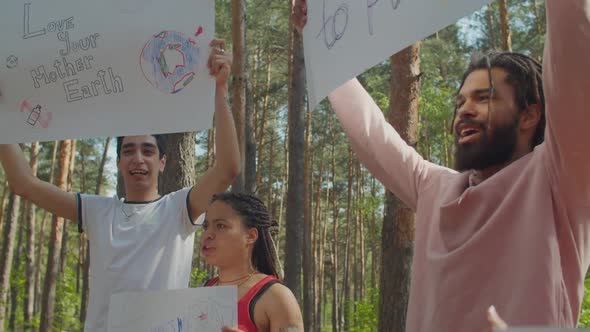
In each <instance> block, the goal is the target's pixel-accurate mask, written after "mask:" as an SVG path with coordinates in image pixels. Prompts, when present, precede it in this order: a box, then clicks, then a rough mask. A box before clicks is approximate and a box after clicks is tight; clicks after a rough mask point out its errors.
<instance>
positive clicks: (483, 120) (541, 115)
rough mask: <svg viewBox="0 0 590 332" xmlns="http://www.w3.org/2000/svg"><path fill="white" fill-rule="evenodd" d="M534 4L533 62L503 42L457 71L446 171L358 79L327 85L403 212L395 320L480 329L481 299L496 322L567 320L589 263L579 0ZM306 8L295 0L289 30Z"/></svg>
mask: <svg viewBox="0 0 590 332" xmlns="http://www.w3.org/2000/svg"><path fill="white" fill-rule="evenodd" d="M546 8H547V40H546V45H545V54H544V61H543V63H544V65H543V67H542V68H541V66H540V65H539V64H537V63H536V62H535V61H534V60H532V59H530V58H528V57H526V56H523V55H518V54H511V53H495V54H491V55H489V56H488V57H487V59H486V58H483V59H479V60H476V61H474V62H473V63H472V65H470V67H469V68H468V70H467V72H466V74H465V79H464V81H463V83H462V85H461V88H460V91H459V92H458V94H457V104H456V116H455V119H454V132H455V137H456V143H457V144H456V160H457V165H456V166H457V167H456V170H452V169H448V168H445V167H441V166H437V165H435V164H432V163H430V162H428V161H426V160H424V159H423V158H422V157H421V156H420V155H419V154H418V153H417V152H416V151H415V150H414V149H412V148H411V147H409V146H408V145H407V144H406V143H405V142H404V141H403V140H402V139H401V138H400V136H399V135H398V133H397V132H396V131H395V130H394V129H393V128H392V127H391V126H390V125H389V124H388V123H387V121H386V120H385V118H384V116H383V114H382V112H381V110H379V108H378V107H377V105H376V104H375V103H374V101H373V100H372V99H371V98H370V96H369V95H368V93H367V92H366V91H365V90H364V89H363V87H362V86H361V85H360V83H359V82H358V81H357V80H351V81H349V82H347V83H345V84H344V85H342V86H341V87H339V88H338V89H336V90H335V91H334V92H332V93H331V94H330V96H329V99H330V102H331V104H332V106H333V108H334V110H335V112H336V114H337V116H338V118H339V119H340V121H341V122H342V125H343V127H344V130H345V131H346V133H347V135H348V137H349V139H350V141H351V143H352V146H353V148H354V150H355V152H356V153H357V155H358V157H359V159H360V160H361V162H362V163H363V164H364V165H365V166H366V167H367V168H368V169H369V170H370V171H371V173H372V174H373V175H374V176H376V177H377V178H378V179H379V180H380V181H381V182H382V183H383V184H384V185H385V186H386V187H387V189H389V190H390V191H392V192H393V193H395V194H396V195H397V196H398V197H399V198H400V199H401V200H403V201H404V203H405V204H407V205H408V206H409V207H411V208H412V209H413V210H414V211H415V212H416V238H415V247H414V259H413V264H412V284H411V290H410V301H409V305H408V313H407V325H406V329H407V331H410V332H413V331H423V332H433V331H484V330H486V329H488V328H489V324H488V321H487V320H486V314H485V313H486V310H487V309H488V308H489V307H490V305H494V306H495V308H496V309H497V311H498V312H499V313H500V315H501V316H502V318H503V319H504V320H505V321H506V323H508V324H509V325H529V326H530V325H537V326H538V325H545V326H562V327H574V326H576V324H577V321H578V316H579V311H580V306H581V302H582V298H583V295H584V284H583V282H584V276H585V273H586V270H587V269H588V265H589V263H590V106H588V103H589V102H590V98H589V97H588V96H589V95H590V0H546ZM306 14H307V13H306V6H305V0H295V6H294V14H293V16H292V19H293V21H294V22H295V23H296V24H297V26H298V27H299V29H300V30H301V28H302V27H303V25H304V24H305V21H306ZM488 62H489V64H490V65H489V68H488ZM541 72H542V74H541ZM488 318H489V317H488Z"/></svg>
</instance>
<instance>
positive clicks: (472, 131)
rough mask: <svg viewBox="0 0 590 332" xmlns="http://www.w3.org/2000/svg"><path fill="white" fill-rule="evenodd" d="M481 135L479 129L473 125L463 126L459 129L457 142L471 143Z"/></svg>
mask: <svg viewBox="0 0 590 332" xmlns="http://www.w3.org/2000/svg"><path fill="white" fill-rule="evenodd" d="M480 135H481V131H480V130H479V129H477V128H475V127H463V128H462V129H460V130H459V142H458V143H459V144H466V143H472V142H474V141H475V140H477V138H478V137H479V136H480Z"/></svg>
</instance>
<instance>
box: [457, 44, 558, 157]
mask: <svg viewBox="0 0 590 332" xmlns="http://www.w3.org/2000/svg"><path fill="white" fill-rule="evenodd" d="M492 68H501V69H503V70H505V71H506V72H507V73H508V76H507V77H506V83H508V84H509V85H510V86H512V88H513V89H514V94H515V99H516V100H515V101H516V105H517V107H518V109H519V111H520V112H524V111H526V110H527V109H528V107H529V106H530V105H534V104H538V105H539V107H540V111H541V118H540V120H539V123H538V124H537V128H536V130H535V134H534V135H533V139H532V141H531V148H534V147H535V146H537V145H539V144H541V143H543V141H544V140H545V123H546V122H545V94H544V93H543V67H542V66H541V63H539V62H538V61H537V60H535V59H533V58H531V57H529V56H526V55H524V54H520V53H513V52H499V51H491V52H489V53H487V54H482V53H476V54H474V55H473V56H472V58H471V63H470V64H469V67H468V68H467V71H466V72H465V74H463V80H462V81H461V86H459V90H461V88H462V87H463V84H465V80H466V79H467V76H469V74H471V73H472V72H474V71H476V70H480V69H486V70H487V71H488V78H489V80H490V99H492V97H493V95H494V83H493V80H492ZM456 116H457V108H456V107H455V115H454V116H453V118H455V117H456ZM491 116H492V113H491V109H490V112H488V125H489V123H490V122H491Z"/></svg>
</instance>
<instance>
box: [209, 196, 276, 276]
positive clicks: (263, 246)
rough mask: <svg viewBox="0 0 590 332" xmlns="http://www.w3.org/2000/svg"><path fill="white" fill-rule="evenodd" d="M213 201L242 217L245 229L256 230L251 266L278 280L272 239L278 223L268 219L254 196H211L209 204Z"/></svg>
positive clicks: (266, 212) (259, 201)
mask: <svg viewBox="0 0 590 332" xmlns="http://www.w3.org/2000/svg"><path fill="white" fill-rule="evenodd" d="M215 201H220V202H224V203H226V204H228V205H230V206H231V207H232V208H233V209H234V211H236V212H237V213H238V214H239V215H240V216H241V217H242V218H241V219H242V222H243V223H244V225H245V226H246V227H247V228H256V229H257V230H258V240H256V243H254V250H253V251H252V264H254V267H255V268H256V269H257V270H258V271H260V272H262V273H264V274H268V275H272V276H275V277H276V278H280V276H279V266H278V257H277V255H276V254H277V249H276V247H275V244H274V241H273V239H272V236H273V235H276V233H277V231H278V223H277V222H276V221H275V220H271V219H270V215H269V214H268V210H267V209H266V206H265V205H264V203H262V201H261V200H260V199H258V198H257V197H255V196H252V195H248V194H242V193H232V192H223V193H219V194H215V195H213V198H212V199H211V203H213V202H215Z"/></svg>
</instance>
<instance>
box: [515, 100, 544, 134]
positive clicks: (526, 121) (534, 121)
mask: <svg viewBox="0 0 590 332" xmlns="http://www.w3.org/2000/svg"><path fill="white" fill-rule="evenodd" d="M540 121H541V106H540V105H539V104H532V105H529V106H527V109H526V111H525V112H523V113H522V115H521V117H520V129H521V130H523V131H528V130H530V129H534V128H536V127H537V125H538V124H539V122H540Z"/></svg>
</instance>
